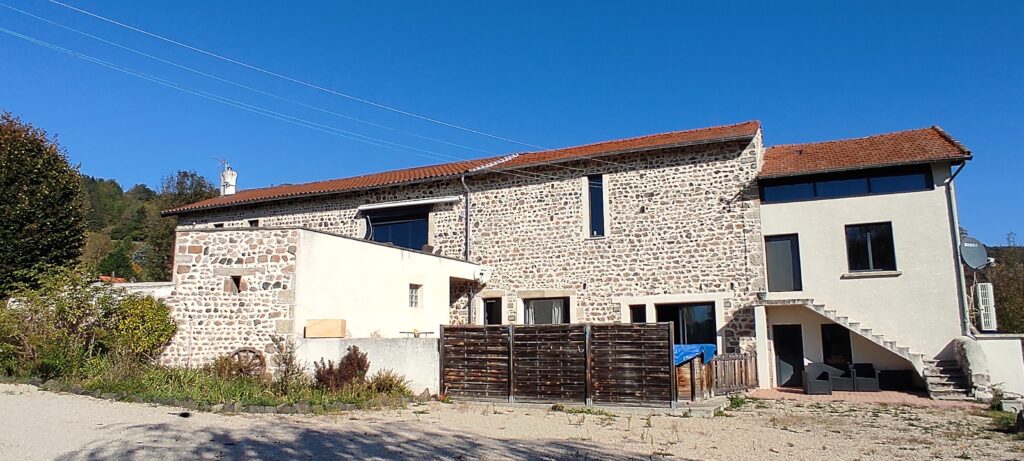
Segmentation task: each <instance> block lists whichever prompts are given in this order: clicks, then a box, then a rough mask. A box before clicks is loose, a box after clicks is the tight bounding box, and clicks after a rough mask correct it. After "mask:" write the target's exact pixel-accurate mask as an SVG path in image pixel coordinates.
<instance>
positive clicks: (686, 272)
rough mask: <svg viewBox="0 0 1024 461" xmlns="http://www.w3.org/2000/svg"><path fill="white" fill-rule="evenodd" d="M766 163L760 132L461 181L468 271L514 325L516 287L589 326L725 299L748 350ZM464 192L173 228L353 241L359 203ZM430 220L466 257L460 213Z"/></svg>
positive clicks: (316, 201)
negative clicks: (282, 231)
mask: <svg viewBox="0 0 1024 461" xmlns="http://www.w3.org/2000/svg"><path fill="white" fill-rule="evenodd" d="M762 152H763V146H762V144H761V137H760V134H758V136H757V137H755V139H754V140H753V141H751V142H729V143H718V144H712V145H704V146H693V147H680V148H672V149H663V150H656V151H647V152H639V153H630V154H622V155H618V156H614V157H606V158H604V159H600V160H595V159H584V160H579V161H575V162H571V163H566V164H562V165H546V166H540V167H534V168H530V169H527V170H517V171H516V172H515V174H514V175H510V174H499V173H485V174H480V175H474V176H471V177H469V178H468V180H467V181H468V184H469V187H470V189H471V190H472V192H471V194H470V208H471V211H470V215H471V222H470V227H471V231H470V243H471V250H470V253H471V254H470V261H471V262H474V263H479V264H485V265H487V266H490V267H491V268H493V270H494V271H493V276H492V278H491V280H490V281H489V282H488V283H487V286H486V287H484V288H486V289H488V290H496V291H499V292H502V293H504V295H503V298H504V306H505V312H506V314H507V316H508V317H507V318H508V320H509V321H513V322H514V321H517V320H519V319H516V307H517V306H519V305H521V303H522V299H521V297H520V291H523V292H526V290H530V291H529V292H531V293H534V292H539V291H543V290H560V291H561V292H563V293H571V297H572V300H573V303H574V304H575V305H574V306H573V308H574V309H575V310H576V312H577V314H576V317H577V321H588V322H613V321H619V320H620V306H619V305H618V304H616V303H615V302H614V300H613V298H616V297H624V296H630V297H637V296H655V295H665V294H701V293H723V292H726V293H729V294H730V296H728V297H727V299H726V300H725V303H724V311H725V312H724V317H725V322H726V325H725V326H724V331H723V336H724V337H725V338H724V341H723V343H724V346H725V348H726V350H727V351H735V350H737V349H740V348H742V347H747V346H749V345H750V344H752V337H753V330H754V327H753V311H752V308H751V307H750V306H751V305H752V303H753V301H754V299H755V295H756V293H757V292H759V291H763V290H764V289H765V288H764V287H765V283H764V270H763V249H762V237H761V231H760V224H759V216H758V203H759V202H758V199H757V190H756V186H755V184H754V178H755V176H756V174H757V167H758V162H759V157H760V155H761V153H762ZM590 174H604V175H606V176H605V190H606V194H607V195H608V200H607V201H608V207H609V209H608V213H607V215H608V216H609V220H608V221H607V223H606V236H605V237H603V238H587V237H586V233H585V230H584V227H585V224H586V219H587V211H586V209H585V208H584V201H583V193H584V191H585V186H584V179H583V178H584V176H585V175H590ZM462 193H463V190H462V187H461V185H460V184H459V183H458V181H457V180H441V181H433V182H430V183H425V184H415V185H408V186H395V187H387V188H382V189H378V190H370V191H358V192H351V193H345V194H337V195H333V196H323V197H311V198H305V199H292V200H287V201H278V202H269V203H264V204H258V205H250V206H241V207H235V208H230V209H226V210H213V211H207V212H202V213H193V214H189V215H186V216H183V217H181V219H180V221H179V223H180V225H181V228H182V229H193V228H204V227H212V225H213V224H214V223H223V224H224V225H225V227H227V228H231V227H241V226H248V222H247V221H248V220H250V219H259V220H260V222H259V225H260V226H304V227H309V228H312V229H319V230H323V231H327V232H333V233H339V234H342V235H348V236H352V237H363V236H364V235H365V233H366V226H365V221H364V220H363V219H360V218H359V217H358V216H357V212H356V207H357V206H359V205H362V204H366V203H378V202H386V201H397V200H408V199H416V198H424V197H437V196H446V195H461V194H462ZM430 220H431V223H430V224H431V225H430V228H431V236H430V240H431V244H433V245H434V246H435V247H436V248H438V250H439V251H440V252H441V254H443V255H445V256H450V257H462V253H463V241H464V240H463V231H464V228H463V224H462V223H463V205H462V202H461V201H460V202H457V203H453V204H449V205H444V206H437V207H435V209H434V211H433V212H432V213H431V216H430ZM226 250H227V248H224V249H222V250H220V251H226ZM463 298H464V296H463V295H462V294H461V293H454V292H453V293H452V306H453V309H452V316H451V321H452V323H464V322H467V321H468V312H469V310H468V309H467V308H466V305H467V304H468V303H466V302H465V301H464V299H463ZM720 327H722V326H720Z"/></svg>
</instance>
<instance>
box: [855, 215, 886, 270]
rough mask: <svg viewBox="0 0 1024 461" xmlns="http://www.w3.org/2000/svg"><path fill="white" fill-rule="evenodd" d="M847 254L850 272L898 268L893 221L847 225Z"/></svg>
mask: <svg viewBox="0 0 1024 461" xmlns="http://www.w3.org/2000/svg"><path fill="white" fill-rule="evenodd" d="M846 255H847V259H848V260H849V266H850V272H865V271H894V270H896V248H895V247H894V246H893V241H892V223H888V222H883V223H871V224H852V225H849V226H846Z"/></svg>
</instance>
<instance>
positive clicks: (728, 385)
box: [705, 353, 757, 395]
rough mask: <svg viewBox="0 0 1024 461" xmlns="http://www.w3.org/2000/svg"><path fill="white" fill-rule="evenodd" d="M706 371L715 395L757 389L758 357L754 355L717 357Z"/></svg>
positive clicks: (707, 366)
mask: <svg viewBox="0 0 1024 461" xmlns="http://www.w3.org/2000/svg"><path fill="white" fill-rule="evenodd" d="M705 369H706V370H707V374H708V375H707V379H708V380H709V382H710V383H711V389H712V391H713V392H714V394H715V395H725V394H730V393H734V392H743V391H745V390H747V389H752V388H755V387H757V355H756V354H754V353H745V354H720V355H716V356H715V359H714V360H712V361H710V362H708V363H707V365H705Z"/></svg>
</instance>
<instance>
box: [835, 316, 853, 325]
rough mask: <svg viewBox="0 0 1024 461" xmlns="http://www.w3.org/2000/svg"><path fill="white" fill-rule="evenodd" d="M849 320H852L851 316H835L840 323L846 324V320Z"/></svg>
mask: <svg viewBox="0 0 1024 461" xmlns="http://www.w3.org/2000/svg"><path fill="white" fill-rule="evenodd" d="M849 320H850V318H849V317H836V318H835V321H836V323H838V324H840V325H846V322H848V321H849Z"/></svg>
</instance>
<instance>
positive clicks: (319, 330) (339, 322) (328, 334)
mask: <svg viewBox="0 0 1024 461" xmlns="http://www.w3.org/2000/svg"><path fill="white" fill-rule="evenodd" d="M305 337H306V338H344V337H345V319H316V320H307V321H306V328H305Z"/></svg>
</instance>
